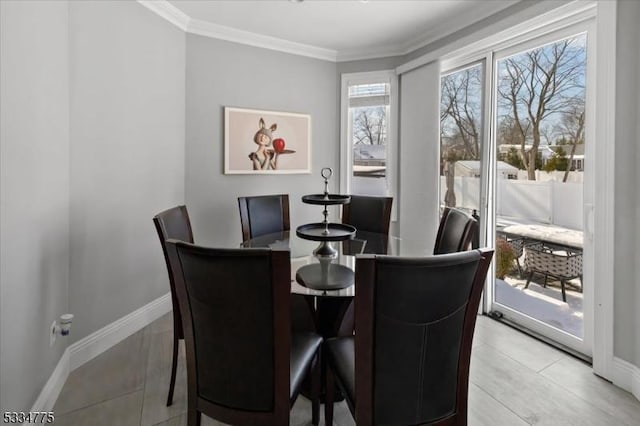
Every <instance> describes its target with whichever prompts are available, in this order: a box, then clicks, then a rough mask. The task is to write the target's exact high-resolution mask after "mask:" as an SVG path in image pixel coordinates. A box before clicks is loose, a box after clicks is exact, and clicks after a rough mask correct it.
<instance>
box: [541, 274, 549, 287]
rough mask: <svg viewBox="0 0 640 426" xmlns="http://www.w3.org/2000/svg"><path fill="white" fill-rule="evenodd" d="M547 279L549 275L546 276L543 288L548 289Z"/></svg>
mask: <svg viewBox="0 0 640 426" xmlns="http://www.w3.org/2000/svg"><path fill="white" fill-rule="evenodd" d="M547 278H549V275H547V274H544V284H542V287H543V288H547Z"/></svg>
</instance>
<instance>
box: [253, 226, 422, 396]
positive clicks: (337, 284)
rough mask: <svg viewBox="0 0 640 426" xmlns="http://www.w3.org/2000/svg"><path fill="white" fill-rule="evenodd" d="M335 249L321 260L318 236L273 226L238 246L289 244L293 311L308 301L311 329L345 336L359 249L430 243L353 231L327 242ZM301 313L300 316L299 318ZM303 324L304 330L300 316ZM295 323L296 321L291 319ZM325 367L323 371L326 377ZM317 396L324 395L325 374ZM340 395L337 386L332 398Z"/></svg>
mask: <svg viewBox="0 0 640 426" xmlns="http://www.w3.org/2000/svg"><path fill="white" fill-rule="evenodd" d="M331 244H332V246H333V248H335V249H336V250H337V251H338V254H337V257H336V258H335V259H331V261H330V262H326V261H324V260H323V261H322V262H321V261H320V259H318V258H317V257H316V256H314V255H313V254H312V253H313V251H314V249H316V247H317V246H318V242H316V241H310V240H305V239H302V238H299V237H297V236H296V234H295V232H294V231H284V232H276V233H273V234H267V235H262V236H260V237H256V238H253V239H250V240H247V241H245V242H243V243H242V247H245V248H250V247H269V248H272V249H288V250H289V251H290V253H291V293H292V294H293V296H294V299H293V300H292V303H293V305H294V306H293V308H294V309H293V313H294V314H296V313H298V314H299V312H297V311H298V310H296V309H295V305H297V306H298V307H300V306H302V307H304V305H306V306H307V307H308V308H309V309H308V312H309V313H310V314H311V315H310V316H311V318H312V321H313V325H312V326H311V325H309V327H313V329H314V331H315V332H317V333H318V334H320V335H321V336H322V337H323V338H330V337H335V336H346V335H351V334H353V331H354V319H355V318H354V311H353V309H354V304H353V299H354V296H355V292H356V285H355V282H354V269H355V264H356V256H357V255H360V254H381V255H397V256H411V257H414V256H415V257H417V256H427V255H430V254H432V251H433V247H429V244H428V243H426V242H425V241H424V240H418V239H406V238H403V239H400V238H397V237H394V236H389V235H386V234H379V233H373V232H366V231H356V234H355V236H354V238H353V239H351V240H346V241H339V242H332V243H331ZM298 319H300V318H298ZM301 322H302V323H303V325H302V329H303V330H305V324H304V321H301ZM292 325H293V327H294V328H296V327H300V324H295V321H294V324H292ZM324 374H325V372H324V371H323V372H322V377H324ZM321 383H322V388H323V390H322V392H321V398H322V399H323V398H324V383H325V381H324V379H323V380H322V382H321ZM302 394H303V395H305V396H309V395H310V393H309V383H308V382H306V383H305V384H304V385H303V390H302ZM342 398H343V396H342V394H341V392H340V390H339V389H338V388H336V390H335V401H340V400H342Z"/></svg>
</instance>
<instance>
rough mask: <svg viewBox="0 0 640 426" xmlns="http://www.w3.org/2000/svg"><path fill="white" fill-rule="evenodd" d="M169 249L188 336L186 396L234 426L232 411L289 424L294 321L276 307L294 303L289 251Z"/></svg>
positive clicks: (169, 244) (171, 245)
mask: <svg viewBox="0 0 640 426" xmlns="http://www.w3.org/2000/svg"><path fill="white" fill-rule="evenodd" d="M167 247H168V252H169V258H170V261H171V264H172V266H173V269H174V271H175V274H176V290H177V295H178V300H179V303H180V308H181V313H182V321H183V325H184V331H185V343H186V353H187V374H188V387H189V390H188V394H189V399H190V400H191V398H197V403H194V405H193V406H194V407H195V406H202V407H204V408H207V406H208V409H209V411H211V412H213V413H216V414H217V415H219V417H217V418H219V419H220V420H222V421H225V422H231V423H234V422H238V421H240V420H238V418H234V417H230V416H231V414H229V413H230V412H233V413H237V412H242V413H245V414H246V413H253V414H252V415H253V416H260V415H261V414H260V413H262V414H265V413H273V412H279V416H281V417H280V418H281V419H288V415H289V403H290V401H289V396H290V395H289V385H290V383H289V362H290V347H291V330H290V320H291V318H290V312H289V310H288V309H276V308H275V307H276V306H288V305H289V304H290V298H291V284H290V280H291V272H290V268H291V264H290V257H289V252H288V251H276V250H271V249H268V248H255V249H215V248H205V247H199V246H195V245H192V244H187V243H182V242H178V241H175V240H169V241H168V242H167ZM275 342H277V345H276V344H275ZM190 405H191V403H190ZM203 411H204V412H205V413H206V412H207V409H205V410H203ZM265 415H266V414H265ZM276 417H278V416H276ZM252 418H253V420H252V421H254V422H256V421H257V422H258V423H260V422H266V423H270V422H271V421H272V420H273V418H271V417H269V418H267V417H262V418H261V417H252ZM224 419H226V420H224ZM244 419H245V420H243V421H245V422H246V421H248V420H247V418H244ZM268 419H270V420H268ZM266 423H265V424H266Z"/></svg>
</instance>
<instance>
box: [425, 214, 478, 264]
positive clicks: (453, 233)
mask: <svg viewBox="0 0 640 426" xmlns="http://www.w3.org/2000/svg"><path fill="white" fill-rule="evenodd" d="M477 232H478V221H477V220H476V219H474V218H473V217H472V216H471V215H469V214H467V213H465V212H463V211H462V210H459V209H456V208H453V207H445V209H444V212H443V213H442V217H441V218H440V225H439V226H438V234H437V236H436V243H435V247H434V248H433V254H445V253H455V252H458V251H464V250H468V249H469V247H470V246H471V243H472V242H473V240H474V238H475V235H476V234H477Z"/></svg>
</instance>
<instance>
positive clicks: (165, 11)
mask: <svg viewBox="0 0 640 426" xmlns="http://www.w3.org/2000/svg"><path fill="white" fill-rule="evenodd" d="M138 3H140V4H141V5H142V6H144V7H146V8H147V9H149V10H150V11H152V12H154V13H156V14H157V15H158V16H160V17H162V18H164V19H166V20H167V21H169V22H171V23H172V24H173V25H175V26H176V27H178V28H180V29H181V30H182V31H187V28H188V26H189V21H191V18H190V17H189V16H188V15H187V14H186V13H184V12H183V11H181V10H180V9H178V8H177V7H175V6H174V5H172V4H171V3H169V2H168V1H166V0H138Z"/></svg>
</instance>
